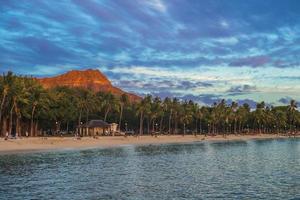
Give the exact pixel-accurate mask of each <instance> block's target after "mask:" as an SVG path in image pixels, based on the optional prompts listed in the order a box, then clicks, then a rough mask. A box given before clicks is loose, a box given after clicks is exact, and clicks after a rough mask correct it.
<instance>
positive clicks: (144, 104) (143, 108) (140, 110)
mask: <svg viewBox="0 0 300 200" xmlns="http://www.w3.org/2000/svg"><path fill="white" fill-rule="evenodd" d="M150 98H151V97H149V96H146V97H145V98H143V99H142V100H141V101H140V102H139V103H138V104H137V109H136V112H137V114H138V115H140V131H139V135H142V134H143V124H144V117H145V113H147V112H148V111H149V110H150V102H149V99H150Z"/></svg>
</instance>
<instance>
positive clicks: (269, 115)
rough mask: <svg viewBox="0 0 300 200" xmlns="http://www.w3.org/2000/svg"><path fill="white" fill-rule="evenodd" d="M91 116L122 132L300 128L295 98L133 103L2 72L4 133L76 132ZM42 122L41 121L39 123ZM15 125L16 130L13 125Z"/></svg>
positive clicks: (0, 117) (0, 101)
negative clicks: (285, 101) (273, 102)
mask: <svg viewBox="0 0 300 200" xmlns="http://www.w3.org/2000/svg"><path fill="white" fill-rule="evenodd" d="M90 119H103V120H105V121H107V122H117V123H119V124H120V126H119V128H120V129H121V131H124V129H125V125H124V124H125V123H126V127H127V128H128V129H129V130H134V131H136V133H140V134H143V133H144V134H145V133H147V134H152V133H153V132H160V133H166V134H176V133H192V132H193V133H199V134H204V133H205V134H207V133H209V134H224V135H225V134H229V133H235V134H242V133H251V132H258V133H278V132H287V131H289V132H294V131H296V129H297V128H299V127H300V114H299V111H298V110H297V103H296V101H294V100H292V101H291V102H290V104H289V105H287V106H277V107H268V106H266V104H265V103H264V102H260V103H257V106H256V109H254V110H251V109H250V107H249V105H248V104H244V105H241V106H239V105H238V104H237V103H235V102H232V104H231V105H228V104H226V101H225V100H222V101H220V102H216V103H214V104H213V105H212V106H211V107H208V106H200V105H199V104H197V103H195V102H193V101H191V100H190V101H180V100H179V99H177V98H173V99H171V98H165V99H164V100H162V99H160V98H159V97H154V98H153V97H152V96H151V95H147V96H145V97H144V98H143V99H142V100H141V101H139V102H130V101H129V99H128V96H127V95H126V94H123V95H121V96H114V95H113V94H112V93H104V92H101V91H99V92H97V93H94V92H92V91H90V90H88V89H83V88H69V87H56V88H52V89H44V88H43V87H42V86H41V85H40V84H39V82H38V81H37V80H36V79H34V78H32V77H23V76H17V75H14V74H13V73H12V72H8V73H7V74H3V75H2V76H0V125H1V133H2V135H4V134H5V132H7V131H9V132H10V133H12V132H19V133H20V134H24V132H26V131H28V132H30V134H31V135H37V134H36V133H35V131H34V129H35V127H38V129H40V130H57V129H59V130H69V131H72V130H73V131H74V130H75V129H76V127H77V126H78V125H80V124H81V123H85V122H86V121H88V120H90ZM36 125H38V126H36ZM13 129H15V130H13Z"/></svg>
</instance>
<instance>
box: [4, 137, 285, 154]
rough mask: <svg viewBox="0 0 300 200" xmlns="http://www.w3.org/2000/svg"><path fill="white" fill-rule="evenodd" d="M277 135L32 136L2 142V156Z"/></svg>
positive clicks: (247, 138) (246, 138)
mask: <svg viewBox="0 0 300 200" xmlns="http://www.w3.org/2000/svg"><path fill="white" fill-rule="evenodd" d="M285 137H287V136H281V135H276V134H256V135H227V136H226V137H223V136H222V135H217V136H206V137H205V136H203V135H198V136H193V135H185V136H182V135H168V136H166V135H159V136H157V137H154V136H139V137H134V136H128V137H124V136H114V137H113V136H105V137H98V138H92V137H83V138H80V139H75V138H73V137H46V138H43V137H31V138H19V139H9V140H4V139H3V138H1V139H0V153H1V154H7V153H21V152H39V151H48V150H68V149H69V150H72V149H86V148H106V147H118V146H127V145H147V144H167V143H191V142H203V141H232V140H249V139H272V138H285Z"/></svg>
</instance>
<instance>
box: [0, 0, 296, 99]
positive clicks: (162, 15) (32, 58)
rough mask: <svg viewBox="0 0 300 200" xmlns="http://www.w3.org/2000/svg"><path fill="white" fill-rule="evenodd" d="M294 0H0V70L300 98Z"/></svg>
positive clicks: (158, 88) (150, 89) (182, 90)
mask: <svg viewBox="0 0 300 200" xmlns="http://www.w3.org/2000/svg"><path fill="white" fill-rule="evenodd" d="M299 22H300V1H298V0H285V1H283V0H264V1H261V0H251V1H244V0H230V1H228V0H114V1H111V0H60V1H52V0H44V1H42V0H30V1H25V0H1V4H0V52H1V53H0V72H5V71H8V70H12V71H14V72H16V73H20V74H27V75H34V76H52V75H56V74H59V73H62V72H66V71H68V70H71V69H87V68H98V69H99V70H101V71H102V72H103V73H105V74H106V75H107V76H108V77H109V79H110V80H111V81H112V82H113V84H114V85H116V86H119V87H121V88H123V89H125V90H127V91H132V92H135V93H138V94H141V95H143V94H149V93H151V94H154V95H159V96H161V97H165V96H170V97H175V96H176V97H180V98H182V99H193V100H195V101H198V102H200V103H202V104H211V103H212V102H213V101H217V100H219V99H222V98H225V99H227V100H228V101H229V102H230V101H238V102H240V103H243V102H248V103H250V104H251V105H254V101H262V100H265V101H266V102H268V103H270V104H274V105H282V104H286V103H287V102H288V101H289V100H290V99H292V98H293V99H296V100H297V101H300V92H299V91H300V23H299Z"/></svg>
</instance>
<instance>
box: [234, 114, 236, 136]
mask: <svg viewBox="0 0 300 200" xmlns="http://www.w3.org/2000/svg"><path fill="white" fill-rule="evenodd" d="M234 134H236V117H235V118H234Z"/></svg>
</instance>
